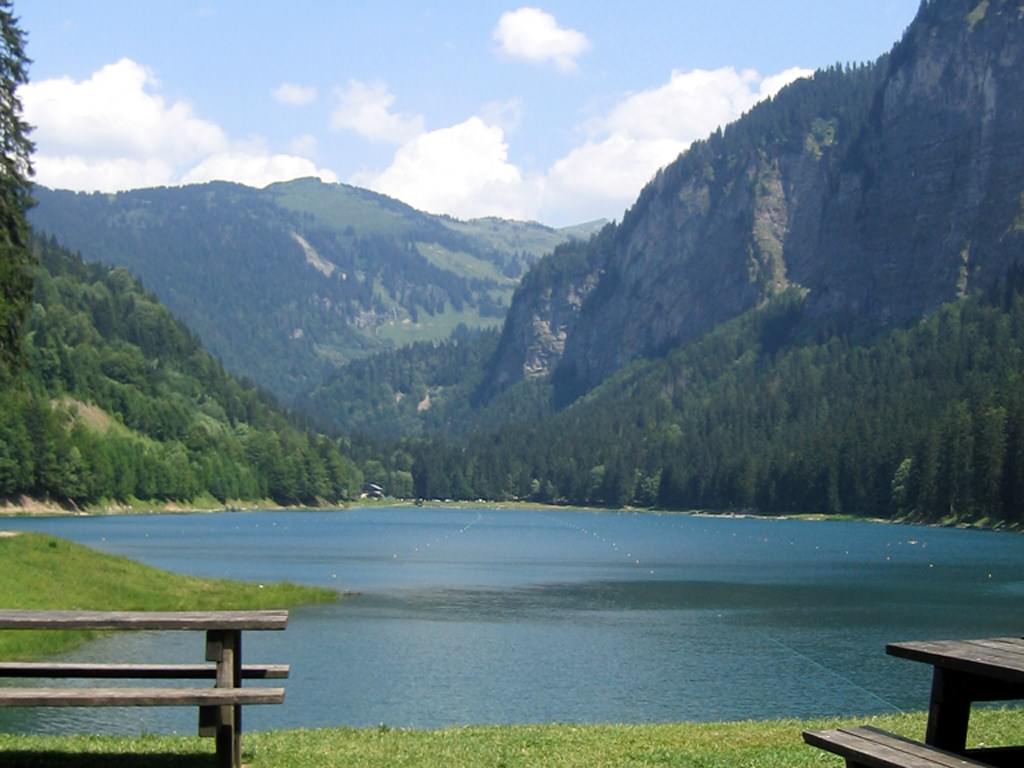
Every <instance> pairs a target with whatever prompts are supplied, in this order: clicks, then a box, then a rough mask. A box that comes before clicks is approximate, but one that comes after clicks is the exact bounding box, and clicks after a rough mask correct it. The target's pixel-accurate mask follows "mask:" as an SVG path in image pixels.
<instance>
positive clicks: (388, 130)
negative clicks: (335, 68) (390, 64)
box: [331, 80, 423, 144]
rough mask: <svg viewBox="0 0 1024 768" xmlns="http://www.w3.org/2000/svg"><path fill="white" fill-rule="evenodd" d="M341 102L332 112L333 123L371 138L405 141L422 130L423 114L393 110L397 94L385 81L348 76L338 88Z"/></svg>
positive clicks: (334, 125) (394, 141)
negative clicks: (392, 91) (361, 79)
mask: <svg viewBox="0 0 1024 768" xmlns="http://www.w3.org/2000/svg"><path fill="white" fill-rule="evenodd" d="M336 95H337V97H338V106H337V107H335V109H334V112H333V113H332V114H331V127H333V128H336V129H339V130H350V131H355V132H356V133H358V134H359V135H360V136H363V137H364V138H367V139H371V140H372V141H390V142H393V143H395V144H402V143H404V142H406V141H409V140H410V139H412V138H414V137H415V136H417V135H419V134H420V133H422V132H423V117H422V116H420V115H401V114H395V113H393V112H392V111H391V105H392V104H394V103H395V97H394V96H393V95H392V94H391V92H390V91H388V88H387V86H386V85H385V84H384V83H379V82H375V83H364V82H361V81H359V80H349V82H348V87H346V88H344V89H342V88H339V89H338V90H337V91H336Z"/></svg>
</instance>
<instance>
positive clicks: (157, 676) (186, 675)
mask: <svg viewBox="0 0 1024 768" xmlns="http://www.w3.org/2000/svg"><path fill="white" fill-rule="evenodd" d="M288 673H289V667H288V665H287V664H243V665H242V679H243V680H269V679H283V678H286V677H288ZM0 677H32V678H38V677H60V678H68V677H74V678H106V679H112V678H122V679H133V678H134V679H152V680H213V679H215V678H216V677H217V668H216V667H215V666H214V665H213V664H96V663H89V662H50V661H4V662H0Z"/></svg>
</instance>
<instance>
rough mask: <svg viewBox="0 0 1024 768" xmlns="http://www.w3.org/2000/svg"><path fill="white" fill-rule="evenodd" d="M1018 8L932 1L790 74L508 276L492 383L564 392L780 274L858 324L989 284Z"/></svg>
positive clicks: (1014, 103)
mask: <svg viewBox="0 0 1024 768" xmlns="http://www.w3.org/2000/svg"><path fill="white" fill-rule="evenodd" d="M1021 179H1024V14H1022V12H1021V10H1020V7H1019V3H1017V2H1015V0H980V2H979V0H926V1H925V2H923V3H922V4H921V9H920V11H919V13H918V16H917V18H916V19H915V21H914V22H913V23H912V24H911V26H910V27H909V29H908V30H907V32H906V34H905V35H904V37H903V39H902V40H901V41H900V42H899V43H898V44H897V45H896V46H895V47H894V48H893V49H892V51H891V52H890V53H889V54H887V55H885V56H883V57H882V58H880V59H879V60H878V61H877V62H875V63H874V64H871V65H867V66H854V67H838V66H837V67H834V68H831V69H828V70H825V71H819V72H818V73H817V74H816V75H815V76H814V77H813V78H812V79H807V80H800V81H797V82H796V83H794V84H792V85H791V86H789V87H788V88H786V89H784V90H783V91H782V92H780V93H779V94H778V96H776V97H775V98H774V99H773V100H772V101H770V102H765V103H762V104H760V105H758V106H756V107H755V108H754V109H752V110H751V111H750V112H749V113H748V114H747V115H745V116H744V117H743V118H741V119H740V120H738V121H737V122H735V123H733V124H732V125H729V126H728V127H726V128H725V130H724V131H720V132H716V133H715V134H714V135H712V136H711V137H709V138H708V139H707V140H706V141H702V142H698V143H696V144H695V145H694V146H693V147H692V148H691V149H690V150H689V151H688V152H686V153H685V154H684V155H682V156H681V157H680V158H679V159H678V160H677V161H676V162H675V163H673V164H671V165H669V166H668V167H666V168H665V169H663V170H662V171H661V172H659V173H658V175H657V176H656V178H655V179H654V180H653V181H652V182H651V183H650V184H649V185H648V186H647V187H646V188H645V189H644V190H643V192H642V193H641V194H640V196H639V198H638V200H637V202H636V204H635V205H634V206H633V207H632V209H631V210H630V211H629V212H628V213H627V214H626V216H625V218H624V219H623V221H622V223H621V224H619V225H618V226H613V227H609V228H608V230H607V231H605V232H604V233H602V235H601V236H600V237H599V238H597V239H595V240H594V241H592V242H591V243H590V244H589V245H588V246H586V247H583V248H580V247H576V246H572V245H570V246H563V247H562V248H560V249H559V250H558V251H556V253H555V254H554V256H552V257H550V258H549V259H548V260H546V262H550V263H542V264H541V265H538V268H537V269H536V275H535V276H534V277H528V278H527V279H526V280H524V282H523V284H522V286H521V287H520V288H519V290H518V291H517V293H516V296H515V299H514V301H513V305H512V307H511V309H510V312H509V319H508V322H507V323H506V325H505V328H504V332H503V337H502V340H501V344H500V346H499V350H498V352H497V354H496V357H495V359H494V361H493V363H492V365H491V370H490V373H489V375H488V378H487V381H486V384H485V387H484V391H485V393H489V394H493V393H494V392H497V391H500V389H501V388H503V387H505V386H508V385H509V384H511V383H514V382H515V381H518V380H521V379H523V378H531V377H536V376H541V377H543V376H549V375H551V374H554V381H555V384H556V388H557V390H558V392H559V399H560V402H563V403H564V402H570V401H571V400H572V399H573V398H575V397H576V396H578V395H579V394H581V393H582V392H585V391H587V390H588V389H590V388H592V387H593V386H595V385H597V384H598V383H600V382H601V381H602V380H604V379H605V378H606V377H607V376H609V375H610V374H612V373H614V372H615V371H616V370H618V369H619V368H621V367H622V366H623V365H625V364H626V363H628V362H629V361H630V360H633V359H636V358H638V357H644V356H651V355H655V356H657V355H660V354H664V353H665V352H666V351H667V350H669V349H671V348H673V347H675V346H677V345H679V344H684V343H688V342H692V341H694V340H696V339H699V338H700V337H701V336H702V335H703V334H705V333H707V332H708V331H710V330H711V329H712V328H714V327H715V326H716V325H718V324H720V323H722V322H725V321H728V320H729V319H731V318H733V317H736V316H738V315H740V314H742V313H743V312H745V311H747V310H749V309H751V308H755V307H758V306H761V305H763V304H764V303H765V302H766V301H768V300H769V299H771V298H772V297H773V296H777V295H779V294H781V293H783V292H785V291H787V290H793V289H796V290H800V291H804V292H806V293H807V303H806V311H805V314H804V317H805V320H806V321H807V322H808V323H810V324H814V325H815V326H817V327H829V328H832V329H835V330H837V331H840V332H843V333H854V334H860V335H862V336H869V335H871V334H872V333H876V332H878V331H879V330H881V329H885V328H889V327H897V326H900V325H904V324H907V323H910V322H912V321H914V320H915V319H917V318H919V317H921V316H922V315H924V314H927V313H929V312H933V311H935V310H936V309H937V308H938V307H939V306H941V305H942V304H944V303H946V302H949V301H953V300H955V299H957V298H958V297H960V296H964V295H966V294H968V293H969V292H971V291H972V290H974V289H976V288H981V289H984V288H987V287H990V286H992V285H993V284H994V283H995V281H997V280H998V279H999V278H1000V277H1001V276H1002V275H1004V274H1005V273H1006V270H1007V269H1008V267H1009V266H1010V265H1011V264H1013V263H1014V262H1015V261H1016V260H1017V259H1019V258H1020V255H1021V250H1022V246H1024V186H1022V183H1021Z"/></svg>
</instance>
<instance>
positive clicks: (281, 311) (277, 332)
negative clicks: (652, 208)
mask: <svg viewBox="0 0 1024 768" xmlns="http://www.w3.org/2000/svg"><path fill="white" fill-rule="evenodd" d="M35 196H36V198H37V200H38V205H37V206H36V207H35V208H33V209H32V210H31V211H30V213H29V218H30V221H31V222H32V224H33V226H34V227H35V228H36V229H37V230H38V231H41V232H45V233H48V234H52V235H54V236H55V237H56V238H57V239H58V240H59V241H60V242H61V243H62V244H63V245H65V246H67V247H69V248H72V249H74V250H77V251H80V252H81V253H82V255H83V256H84V257H85V258H86V259H87V260H89V261H100V262H103V263H106V264H110V265H115V266H123V267H127V268H128V269H129V270H130V271H131V272H132V273H133V274H135V275H137V276H139V277H140V278H141V279H142V281H143V282H144V284H145V285H146V286H147V288H149V289H151V290H153V291H154V292H155V293H156V295H157V296H158V297H159V298H160V300H161V301H163V302H164V303H165V304H166V305H167V306H168V308H170V309H171V311H173V312H174V313H175V314H176V315H177V316H178V317H179V318H181V319H182V320H184V321H185V322H186V324H187V325H188V326H189V327H190V328H191V329H192V330H193V331H195V333H197V334H198V335H199V337H200V339H202V341H203V343H204V344H205V345H206V347H207V348H208V349H209V350H210V351H211V352H213V353H214V354H215V355H216V356H217V357H218V358H220V360H221V361H222V362H223V363H224V364H225V366H226V367H227V368H228V370H230V371H232V372H235V373H239V374H243V375H245V376H247V377H249V378H250V379H252V380H253V381H255V382H257V383H258V384H259V385H261V386H262V387H264V388H266V389H268V390H269V391H271V392H274V393H275V394H276V395H278V396H279V397H282V398H284V399H285V400H286V401H289V402H290V401H291V400H292V399H293V398H294V397H296V396H297V395H299V394H300V393H304V392H306V391H308V390H310V389H313V388H314V387H316V386H317V385H318V384H319V383H320V382H321V381H322V379H323V378H324V376H326V375H327V374H328V373H329V372H330V371H332V370H334V369H335V368H336V367H337V366H338V365H340V364H343V363H344V362H346V361H348V360H352V359H355V358H358V357H361V356H364V355H366V354H370V353H372V352H374V351H378V350H381V349H386V348H389V347H392V346H402V345H405V344H409V343H413V342H416V341H421V340H434V339H441V338H445V337H447V336H448V334H449V333H450V332H451V331H452V330H453V329H454V328H455V327H456V326H457V325H458V324H460V323H463V324H466V325H467V326H470V327H488V326H495V325H497V324H499V323H500V322H501V320H502V319H503V318H504V315H505V312H506V310H507V307H508V301H509V298H510V297H511V294H512V291H513V289H514V288H515V285H516V283H517V282H518V280H519V277H520V276H521V274H522V272H523V271H524V270H525V269H526V267H527V266H528V265H529V264H531V263H532V262H533V261H535V260H536V259H537V258H538V257H539V256H541V255H542V254H544V253H547V252H549V251H550V250H551V249H553V248H554V247H555V246H556V245H557V244H558V243H561V242H563V241H565V240H568V239H570V238H571V237H585V236H587V234H588V233H589V232H590V231H591V230H593V229H595V228H596V227H597V226H599V223H595V224H593V225H588V226H584V227H582V228H581V229H578V230H577V229H570V230H566V231H559V230H554V229H550V228H548V227H544V226H542V225H540V224H535V223H524V222H513V221H505V220H501V219H480V220H475V221H469V222H461V221H456V220H454V219H450V218H447V217H439V216H432V215H429V214H425V213H422V212H420V211H417V210H415V209H413V208H411V207H409V206H407V205H405V204H403V203H400V202H399V201H397V200H393V199H391V198H388V197H385V196H383V195H378V194H375V193H372V192H369V191H367V190H362V189H358V188H356V187H349V186H346V185H342V184H324V183H321V182H320V181H318V180H316V179H299V180H296V181H291V182H286V183H281V184H273V185H271V186H269V187H267V188H265V189H262V190H257V189H252V188H250V187H245V186H242V185H238V184H228V183H223V182H214V183H209V184H202V185H194V186H187V187H180V188H160V189H145V190H133V191H129V192H121V193H118V194H113V195H110V194H99V193H96V194H82V193H77V194H76V193H72V192H66V191H55V190H49V189H45V188H37V189H36V191H35Z"/></svg>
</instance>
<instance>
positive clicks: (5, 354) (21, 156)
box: [0, 0, 32, 365]
mask: <svg viewBox="0 0 1024 768" xmlns="http://www.w3.org/2000/svg"><path fill="white" fill-rule="evenodd" d="M28 63H29V61H28V58H27V57H26V56H25V35H24V33H23V32H22V31H21V29H19V28H18V23H17V19H16V18H15V17H14V12H13V10H12V8H11V3H10V0H0V364H8V365H10V364H11V363H13V362H14V361H15V359H16V357H17V353H18V339H19V331H20V328H21V323H22V320H23V318H24V316H25V310H26V307H27V306H28V304H29V301H30V299H31V295H32V272H31V270H32V255H31V251H30V250H29V248H28V226H27V224H26V221H25V209H26V208H27V207H28V205H29V203H30V198H29V190H30V186H31V185H30V182H29V177H30V176H31V175H32V164H31V159H30V156H31V154H32V142H31V141H30V140H29V138H28V134H29V126H28V124H27V123H25V121H24V120H22V117H21V101H20V100H19V98H18V93H17V89H18V86H19V85H22V84H24V83H26V82H27V81H28Z"/></svg>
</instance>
